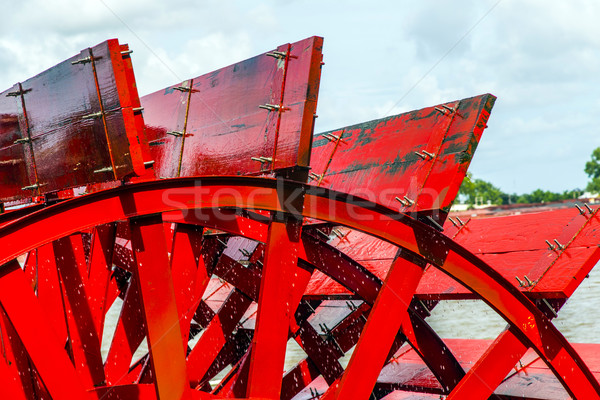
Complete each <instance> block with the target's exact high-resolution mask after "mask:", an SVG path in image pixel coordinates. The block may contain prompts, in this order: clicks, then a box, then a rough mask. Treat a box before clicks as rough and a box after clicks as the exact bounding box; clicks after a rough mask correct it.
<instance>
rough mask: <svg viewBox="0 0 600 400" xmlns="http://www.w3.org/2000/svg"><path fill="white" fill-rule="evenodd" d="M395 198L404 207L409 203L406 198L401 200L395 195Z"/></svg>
mask: <svg viewBox="0 0 600 400" xmlns="http://www.w3.org/2000/svg"><path fill="white" fill-rule="evenodd" d="M395 199H396V200H397V201H399V202H400V204H402V205H403V206H404V207H407V206H409V205H410V204H409V203H408V202H407V201H406V200H402V199H401V198H400V197H398V196H396V197H395Z"/></svg>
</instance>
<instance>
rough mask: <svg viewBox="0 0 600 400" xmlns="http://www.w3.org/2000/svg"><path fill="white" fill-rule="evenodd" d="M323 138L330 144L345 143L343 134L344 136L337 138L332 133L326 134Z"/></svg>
mask: <svg viewBox="0 0 600 400" xmlns="http://www.w3.org/2000/svg"><path fill="white" fill-rule="evenodd" d="M322 136H323V137H324V138H325V139H327V140H329V141H330V142H337V141H338V140H339V141H342V142H343V140H342V136H343V134H342V135H340V136H335V135H332V134H331V133H325V134H324V135H322Z"/></svg>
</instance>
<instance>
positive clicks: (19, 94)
mask: <svg viewBox="0 0 600 400" xmlns="http://www.w3.org/2000/svg"><path fill="white" fill-rule="evenodd" d="M28 92H31V89H23V90H17V91H16V92H8V93H6V97H17V96H21V95H23V94H25V93H28Z"/></svg>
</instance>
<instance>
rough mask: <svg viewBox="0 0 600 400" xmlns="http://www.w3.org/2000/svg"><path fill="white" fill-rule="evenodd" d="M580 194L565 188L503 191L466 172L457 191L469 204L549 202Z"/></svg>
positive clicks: (575, 190)
mask: <svg viewBox="0 0 600 400" xmlns="http://www.w3.org/2000/svg"><path fill="white" fill-rule="evenodd" d="M581 194H583V191H582V190H581V189H573V190H565V191H564V192H562V193H561V192H551V191H549V190H542V189H536V190H534V191H533V192H531V193H523V194H517V193H505V192H503V191H502V190H500V189H499V188H497V187H496V186H494V185H493V184H492V183H490V182H487V181H484V180H483V179H473V176H472V175H471V173H467V176H466V177H465V180H464V181H463V183H462V185H461V187H460V190H459V191H458V196H459V200H460V201H461V202H464V203H467V204H471V205H474V204H496V205H502V204H530V203H550V202H554V201H561V200H569V199H576V198H577V197H579V196H581Z"/></svg>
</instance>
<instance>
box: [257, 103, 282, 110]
mask: <svg viewBox="0 0 600 400" xmlns="http://www.w3.org/2000/svg"><path fill="white" fill-rule="evenodd" d="M258 108H262V109H264V110H268V111H279V110H280V109H281V108H282V107H281V106H279V105H277V104H261V105H259V106H258ZM282 111H283V110H282Z"/></svg>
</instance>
